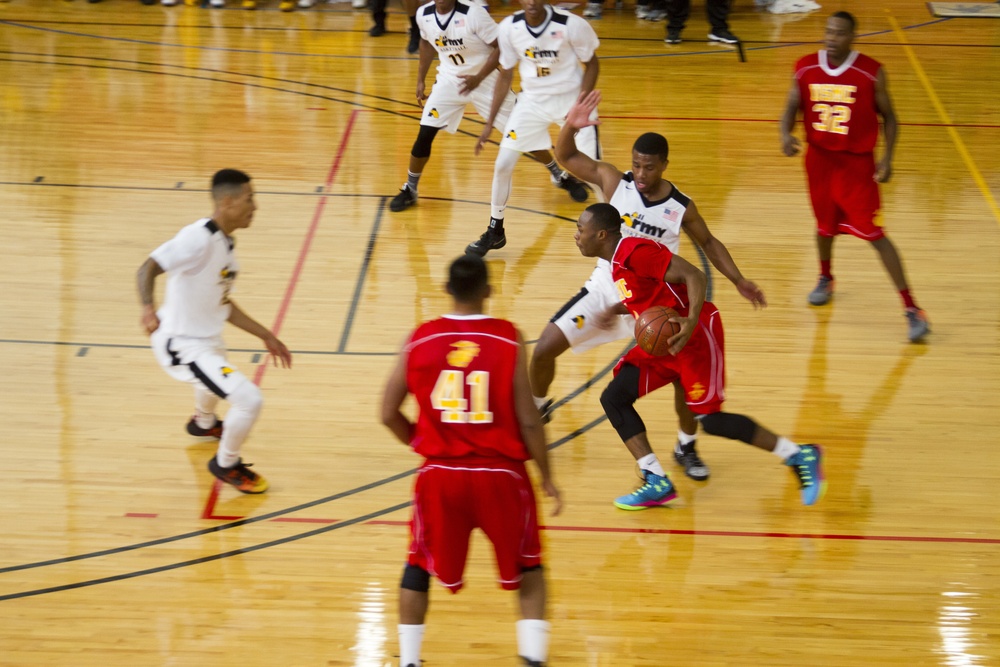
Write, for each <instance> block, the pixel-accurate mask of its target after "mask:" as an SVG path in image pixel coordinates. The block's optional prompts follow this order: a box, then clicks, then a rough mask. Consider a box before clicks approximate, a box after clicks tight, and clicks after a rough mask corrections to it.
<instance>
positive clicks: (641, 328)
mask: <svg viewBox="0 0 1000 667" xmlns="http://www.w3.org/2000/svg"><path fill="white" fill-rule="evenodd" d="M671 317H680V314H679V313H678V312H677V311H676V310H674V309H673V308H667V307H666V306H653V307H652V308H649V309H648V310H646V311H645V312H643V313H642V315H640V316H639V317H638V318H637V319H636V321H635V342H636V343H638V344H639V347H641V348H642V349H643V350H644V351H646V352H648V353H649V354H652V355H653V356H656V357H664V356H666V355H668V354H670V351H669V348H668V346H667V341H669V340H670V337H671V336H673V335H674V334H676V333H678V332H679V331H680V330H681V327H680V325H679V324H677V323H676V322H671V321H670V319H669V318H671Z"/></svg>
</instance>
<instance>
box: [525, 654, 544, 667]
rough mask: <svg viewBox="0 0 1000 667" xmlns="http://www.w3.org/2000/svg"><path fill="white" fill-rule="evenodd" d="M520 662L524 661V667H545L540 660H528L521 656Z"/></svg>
mask: <svg viewBox="0 0 1000 667" xmlns="http://www.w3.org/2000/svg"><path fill="white" fill-rule="evenodd" d="M521 660H524V667H545V663H544V662H542V661H541V660H528V659H527V658H525V657H524V656H523V655H522V656H521Z"/></svg>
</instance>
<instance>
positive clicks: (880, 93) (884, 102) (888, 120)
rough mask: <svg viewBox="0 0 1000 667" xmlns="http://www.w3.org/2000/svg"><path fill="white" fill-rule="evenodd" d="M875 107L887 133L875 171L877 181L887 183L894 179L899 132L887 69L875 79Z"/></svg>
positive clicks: (880, 70) (883, 129)
mask: <svg viewBox="0 0 1000 667" xmlns="http://www.w3.org/2000/svg"><path fill="white" fill-rule="evenodd" d="M875 105H876V106H877V107H878V112H879V114H880V115H881V116H882V126H883V127H882V131H883V132H884V133H885V153H884V154H883V155H882V159H881V160H879V161H878V166H877V167H876V169H875V180H876V181H878V182H879V183H885V182H887V181H888V180H889V179H890V178H892V158H893V155H894V154H895V152H896V136H897V133H898V131H899V123H897V122H896V111H895V110H894V109H893V108H892V99H891V98H890V97H889V82H888V80H887V79H886V74H885V68H880V69H879V71H878V78H876V79H875Z"/></svg>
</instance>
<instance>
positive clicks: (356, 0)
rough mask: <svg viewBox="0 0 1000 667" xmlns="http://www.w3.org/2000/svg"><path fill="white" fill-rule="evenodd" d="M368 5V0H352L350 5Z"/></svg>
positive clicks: (356, 7)
mask: <svg viewBox="0 0 1000 667" xmlns="http://www.w3.org/2000/svg"><path fill="white" fill-rule="evenodd" d="M367 6H368V0H352V1H351V7H354V8H355V9H364V8H366V7H367Z"/></svg>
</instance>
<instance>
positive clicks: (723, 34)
mask: <svg viewBox="0 0 1000 667" xmlns="http://www.w3.org/2000/svg"><path fill="white" fill-rule="evenodd" d="M708 41H710V42H722V43H723V44H735V43H736V42H738V41H740V40H739V38H738V37H737V36H736V35H734V34H733V33H731V32H729V31H728V30H713V31H712V32H710V33H708Z"/></svg>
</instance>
